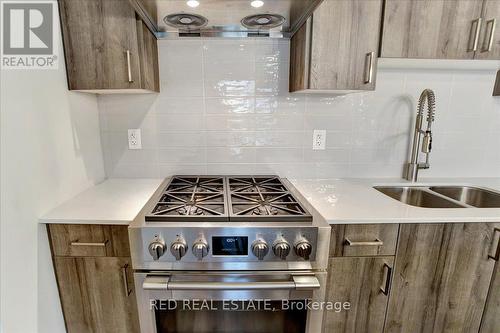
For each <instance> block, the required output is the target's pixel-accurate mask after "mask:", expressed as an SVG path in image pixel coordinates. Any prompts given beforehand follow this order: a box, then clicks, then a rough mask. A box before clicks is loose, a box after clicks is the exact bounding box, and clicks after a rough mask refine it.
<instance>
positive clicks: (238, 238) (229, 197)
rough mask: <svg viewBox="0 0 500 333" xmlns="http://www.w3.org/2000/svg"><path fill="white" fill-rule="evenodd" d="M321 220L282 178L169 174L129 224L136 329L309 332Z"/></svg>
mask: <svg viewBox="0 0 500 333" xmlns="http://www.w3.org/2000/svg"><path fill="white" fill-rule="evenodd" d="M330 232H331V228H330V226H329V225H328V224H327V223H326V222H325V221H324V219H323V218H322V217H321V216H320V215H319V214H317V212H316V211H315V210H314V209H313V208H312V207H311V206H310V205H308V203H307V201H306V200H305V199H303V197H302V196H301V195H300V193H298V192H297V191H296V189H294V188H293V186H292V185H291V184H290V182H288V181H287V180H286V179H280V178H279V177H276V176H241V177H240V176H238V177H224V176H174V177H172V178H170V179H168V180H166V181H165V183H164V185H163V186H162V187H161V188H160V189H159V190H158V191H157V193H155V194H154V195H153V197H152V198H151V200H150V201H149V202H148V204H146V206H145V207H144V209H143V210H142V212H141V213H140V214H139V215H138V217H137V218H136V219H135V220H134V222H133V223H132V224H131V225H130V227H129V238H130V249H131V256H132V265H133V268H134V272H135V273H134V274H135V284H136V294H137V303H138V310H139V319H140V325H141V333H172V332H175V333H204V332H207V333H208V332H210V333H213V332H214V333H215V332H217V333H225V332H238V333H246V332H248V333H250V332H251V333H280V332H286V333H294V332H296V333H318V332H321V324H322V319H323V310H322V308H323V307H322V305H321V303H322V301H323V300H324V297H325V285H326V268H327V265H328V247H329V240H330Z"/></svg>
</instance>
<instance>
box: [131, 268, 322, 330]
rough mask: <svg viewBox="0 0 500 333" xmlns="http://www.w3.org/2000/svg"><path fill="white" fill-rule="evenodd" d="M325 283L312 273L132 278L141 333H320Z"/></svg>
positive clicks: (199, 273) (172, 274)
mask: <svg viewBox="0 0 500 333" xmlns="http://www.w3.org/2000/svg"><path fill="white" fill-rule="evenodd" d="M325 280H326V272H312V271H297V272H294V271H245V272H241V271H231V272H228V271H225V272H205V271H194V272H193V271H186V272H179V271H170V272H157V273H154V272H148V273H136V274H135V283H136V291H137V301H138V308H139V317H140V325H141V332H151V333H193V332H196V333H205V332H206V333H209V332H210V333H212V332H220V333H222V332H227V333H229V332H239V333H247V332H248V333H270V332H273V333H280V332H283V333H305V332H307V333H316V332H320V331H321V324H322V318H323V311H322V309H321V307H320V306H319V305H320V304H321V301H322V300H323V299H324V296H325V282H326V281H325ZM313 308H314V309H313Z"/></svg>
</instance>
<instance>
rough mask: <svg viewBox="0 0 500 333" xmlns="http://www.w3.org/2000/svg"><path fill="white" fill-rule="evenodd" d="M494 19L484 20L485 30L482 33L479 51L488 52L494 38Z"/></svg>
mask: <svg viewBox="0 0 500 333" xmlns="http://www.w3.org/2000/svg"><path fill="white" fill-rule="evenodd" d="M495 26H496V19H491V20H488V21H486V32H485V33H484V40H483V46H482V47H481V52H490V51H491V47H492V46H493V39H494V38H495Z"/></svg>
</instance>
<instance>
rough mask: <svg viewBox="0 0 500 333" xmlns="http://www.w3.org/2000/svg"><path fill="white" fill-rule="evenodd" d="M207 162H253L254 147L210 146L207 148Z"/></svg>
mask: <svg viewBox="0 0 500 333" xmlns="http://www.w3.org/2000/svg"><path fill="white" fill-rule="evenodd" d="M206 151H207V162H208V163H255V151H256V149H255V148H251V147H213V148H212V147H211V148H207V150H206Z"/></svg>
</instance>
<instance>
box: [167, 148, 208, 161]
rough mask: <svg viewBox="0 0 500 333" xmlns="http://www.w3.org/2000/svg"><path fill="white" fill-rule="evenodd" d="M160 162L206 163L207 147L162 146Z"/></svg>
mask: <svg viewBox="0 0 500 333" xmlns="http://www.w3.org/2000/svg"><path fill="white" fill-rule="evenodd" d="M158 162H159V163H160V164H195V163H206V157H205V149H204V148H202V147H183V148H161V149H159V150H158Z"/></svg>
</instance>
